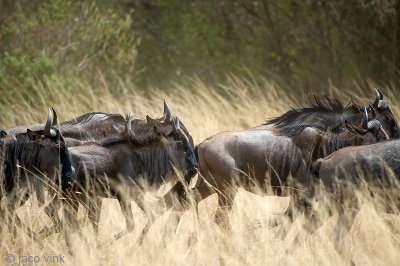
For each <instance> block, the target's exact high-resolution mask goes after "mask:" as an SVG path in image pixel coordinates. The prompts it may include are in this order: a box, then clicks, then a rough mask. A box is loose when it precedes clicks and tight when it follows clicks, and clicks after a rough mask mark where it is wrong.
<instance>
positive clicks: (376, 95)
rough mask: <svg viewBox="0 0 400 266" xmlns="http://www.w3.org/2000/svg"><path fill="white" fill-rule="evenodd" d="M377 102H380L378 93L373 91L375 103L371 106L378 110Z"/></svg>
mask: <svg viewBox="0 0 400 266" xmlns="http://www.w3.org/2000/svg"><path fill="white" fill-rule="evenodd" d="M379 100H380V96H379V92H378V91H377V89H375V102H374V103H373V104H372V105H373V106H374V108H378V104H379Z"/></svg>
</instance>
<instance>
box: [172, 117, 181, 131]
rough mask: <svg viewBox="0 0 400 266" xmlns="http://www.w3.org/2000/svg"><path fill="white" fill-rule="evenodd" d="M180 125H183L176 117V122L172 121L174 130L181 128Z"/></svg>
mask: <svg viewBox="0 0 400 266" xmlns="http://www.w3.org/2000/svg"><path fill="white" fill-rule="evenodd" d="M180 127H181V126H180V124H179V120H178V119H176V120H175V121H174V123H172V129H173V130H174V132H177V131H178V129H179V128H180Z"/></svg>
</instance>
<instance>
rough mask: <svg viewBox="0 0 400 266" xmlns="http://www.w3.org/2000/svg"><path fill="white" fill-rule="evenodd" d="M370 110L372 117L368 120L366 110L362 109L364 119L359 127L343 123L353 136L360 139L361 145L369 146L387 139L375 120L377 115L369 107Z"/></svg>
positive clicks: (383, 130) (381, 127)
mask: <svg viewBox="0 0 400 266" xmlns="http://www.w3.org/2000/svg"><path fill="white" fill-rule="evenodd" d="M370 110H371V114H372V115H371V119H368V112H367V108H366V107H364V119H363V122H362V125H361V127H357V126H354V125H352V124H350V123H349V122H347V121H345V124H346V127H347V129H348V130H349V131H350V132H351V133H352V134H354V135H355V136H359V137H360V138H361V139H362V144H370V143H375V142H377V141H382V140H387V139H389V136H388V134H387V133H386V131H385V129H384V128H383V126H382V124H381V123H380V122H379V121H378V120H377V119H376V116H377V114H376V112H375V109H374V108H373V107H372V106H370Z"/></svg>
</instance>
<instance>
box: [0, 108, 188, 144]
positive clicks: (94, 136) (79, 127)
mask: <svg viewBox="0 0 400 266" xmlns="http://www.w3.org/2000/svg"><path fill="white" fill-rule="evenodd" d="M54 118H55V120H56V121H57V115H56V114H55V113H54ZM156 120H157V121H159V122H166V123H169V122H170V121H171V120H179V118H178V117H177V116H176V115H174V114H173V113H172V112H171V110H170V108H169V106H168V104H167V101H166V100H164V113H163V115H162V116H161V117H159V118H156ZM125 123H126V120H125V118H124V117H123V116H121V115H119V114H108V113H102V112H93V113H87V114H84V115H81V116H79V117H77V118H75V119H72V120H69V121H64V122H61V123H60V131H61V134H62V135H63V137H64V139H65V141H66V143H67V145H68V146H69V147H72V146H76V145H80V144H81V142H80V141H83V143H84V142H86V141H91V140H98V139H101V138H104V137H108V136H112V135H116V134H118V133H119V132H121V131H123V130H124V128H125ZM170 124H171V125H172V123H170ZM179 124H180V127H181V129H182V130H183V132H184V133H185V134H186V135H187V137H188V138H189V141H190V144H191V145H192V147H194V145H193V139H192V136H191V135H190V134H189V132H188V130H187V129H186V127H185V125H184V124H183V123H182V122H181V121H180V120H179ZM171 125H170V127H171ZM43 127H44V124H37V125H29V126H27V125H25V126H16V127H13V128H8V129H5V130H1V132H0V137H5V136H11V137H15V136H18V135H19V134H23V135H25V134H26V131H27V129H28V128H29V129H30V130H33V131H36V130H40V129H42V128H43ZM132 127H133V128H134V129H135V132H137V134H141V133H143V132H150V131H151V130H152V127H151V126H149V125H148V124H147V121H146V120H142V119H132Z"/></svg>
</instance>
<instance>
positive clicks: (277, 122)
mask: <svg viewBox="0 0 400 266" xmlns="http://www.w3.org/2000/svg"><path fill="white" fill-rule="evenodd" d="M305 102H306V104H307V105H308V106H307V107H301V108H297V109H294V108H293V109H291V110H289V111H287V112H286V113H284V114H283V115H281V116H279V117H275V118H272V119H270V120H268V121H267V122H266V123H265V125H272V124H273V125H274V126H275V127H277V128H282V127H286V126H290V125H294V124H299V123H301V121H297V120H299V119H300V120H306V119H312V118H313V117H315V120H321V122H322V121H323V122H325V123H326V124H327V125H328V126H337V125H338V124H340V123H342V121H341V119H340V117H341V115H354V114H358V113H360V112H362V107H361V106H359V105H357V104H355V103H353V102H350V103H349V104H347V105H343V103H342V102H341V101H340V100H339V99H337V98H335V97H332V96H327V95H315V94H310V95H306V96H305ZM307 122H308V123H309V122H310V121H307Z"/></svg>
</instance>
